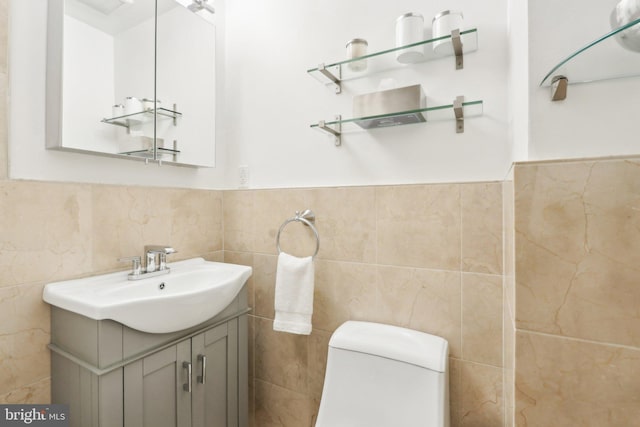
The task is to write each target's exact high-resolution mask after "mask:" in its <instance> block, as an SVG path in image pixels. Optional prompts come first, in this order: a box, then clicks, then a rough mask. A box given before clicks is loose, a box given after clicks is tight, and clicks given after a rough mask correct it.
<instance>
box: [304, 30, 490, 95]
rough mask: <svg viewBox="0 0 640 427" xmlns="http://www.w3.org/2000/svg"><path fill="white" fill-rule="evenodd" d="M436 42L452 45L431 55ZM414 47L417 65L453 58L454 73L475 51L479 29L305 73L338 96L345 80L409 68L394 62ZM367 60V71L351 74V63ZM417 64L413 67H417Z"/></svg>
mask: <svg viewBox="0 0 640 427" xmlns="http://www.w3.org/2000/svg"><path fill="white" fill-rule="evenodd" d="M438 41H451V42H450V43H445V44H443V45H441V46H440V47H439V48H438V51H437V52H436V51H434V49H433V43H435V42H438ZM416 46H422V47H424V57H423V59H422V60H421V61H419V62H427V61H433V60H436V59H440V58H445V57H451V56H455V58H456V69H460V68H462V67H463V55H464V54H465V53H470V52H474V51H476V50H478V29H477V28H471V29H469V30H464V31H459V30H454V31H453V32H452V34H451V35H446V36H443V37H437V38H433V39H427V40H422V41H420V42H417V43H412V44H408V45H406V46H401V47H396V48H392V49H385V50H381V51H377V52H373V53H369V54H367V55H364V56H360V57H358V58H354V59H346V60H344V61H339V62H332V63H329V64H325V63H323V64H320V65H319V66H318V67H316V68H311V69H309V70H307V73H309V74H310V75H311V76H313V77H314V78H316V79H317V80H318V81H320V82H321V83H323V84H324V85H326V86H329V87H332V88H333V89H334V90H335V92H336V93H340V92H341V88H340V83H341V82H342V81H345V80H351V79H356V78H360V77H364V76H367V75H371V74H375V73H378V72H381V71H386V70H390V69H393V68H398V67H402V66H405V65H410V64H402V63H399V62H398V61H397V60H396V53H398V52H399V51H402V50H405V49H410V48H414V47H416ZM365 60H366V69H364V70H362V71H354V70H352V69H351V67H350V66H349V65H350V64H351V63H356V62H359V61H365ZM419 62H416V63H419Z"/></svg>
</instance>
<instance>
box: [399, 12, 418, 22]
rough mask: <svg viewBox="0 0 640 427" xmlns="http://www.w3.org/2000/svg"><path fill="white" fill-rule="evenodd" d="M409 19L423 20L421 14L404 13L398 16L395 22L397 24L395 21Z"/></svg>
mask: <svg viewBox="0 0 640 427" xmlns="http://www.w3.org/2000/svg"><path fill="white" fill-rule="evenodd" d="M411 17H416V18H422V19H424V18H423V17H422V15H421V14H419V13H413V12H409V13H405V14H404V15H400V16H398V18H397V19H396V22H397V21H402V20H403V19H405V18H411Z"/></svg>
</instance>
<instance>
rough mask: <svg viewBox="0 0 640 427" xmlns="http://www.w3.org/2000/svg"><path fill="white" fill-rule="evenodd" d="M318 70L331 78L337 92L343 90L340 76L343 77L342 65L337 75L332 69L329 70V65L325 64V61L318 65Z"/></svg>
mask: <svg viewBox="0 0 640 427" xmlns="http://www.w3.org/2000/svg"><path fill="white" fill-rule="evenodd" d="M318 71H319V72H320V74H322V75H323V76H325V77H326V78H328V79H329V80H331V83H332V84H333V88H334V90H335V92H336V94H338V93H341V92H342V86H341V84H340V77H342V76H341V74H342V73H341V72H340V71H341V69H340V66H338V76H337V77H336V76H335V75H334V74H333V73H332V72H331V71H329V70H327V67H326V66H325V65H324V63H322V64H320V65H318Z"/></svg>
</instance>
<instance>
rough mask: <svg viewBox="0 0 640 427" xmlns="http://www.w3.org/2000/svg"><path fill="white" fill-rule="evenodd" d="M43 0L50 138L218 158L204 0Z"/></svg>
mask: <svg viewBox="0 0 640 427" xmlns="http://www.w3.org/2000/svg"><path fill="white" fill-rule="evenodd" d="M49 4H50V6H49V11H48V15H49V16H48V28H47V32H48V46H47V148H49V149H58V150H67V151H76V152H83V153H90V154H99V155H107V156H116V157H122V158H129V159H137V160H146V161H158V162H162V163H164V162H167V163H173V164H176V165H184V166H187V165H188V166H200V167H213V166H214V165H215V25H214V21H213V17H214V16H215V15H214V14H213V13H214V10H213V7H211V6H210V4H209V3H208V1H207V0H54V1H51V2H49Z"/></svg>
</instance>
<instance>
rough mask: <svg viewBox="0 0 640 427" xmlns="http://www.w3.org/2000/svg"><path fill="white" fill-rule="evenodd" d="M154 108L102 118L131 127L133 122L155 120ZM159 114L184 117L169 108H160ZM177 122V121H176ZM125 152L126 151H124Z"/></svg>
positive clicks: (113, 123)
mask: <svg viewBox="0 0 640 427" xmlns="http://www.w3.org/2000/svg"><path fill="white" fill-rule="evenodd" d="M153 112H154V110H153V109H151V108H150V109H148V110H144V111H140V112H137V113H133V114H125V115H124V116H117V117H110V118H104V119H102V120H100V121H101V122H102V123H107V124H110V125H115V126H122V127H125V128H129V126H130V125H132V124H139V123H148V122H151V121H153ZM158 116H160V117H163V118H165V117H166V118H170V119H173V120H174V121H175V120H177V119H178V118H180V117H182V113H180V112H178V111H174V110H169V109H166V108H162V107H161V108H158ZM174 124H175V122H174ZM123 154H125V153H123Z"/></svg>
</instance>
